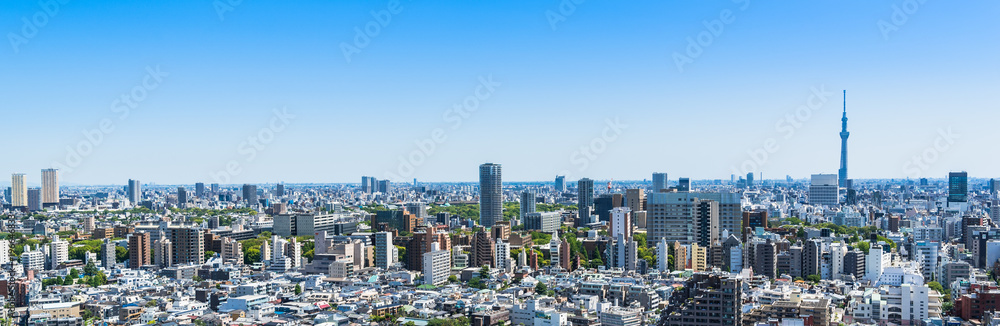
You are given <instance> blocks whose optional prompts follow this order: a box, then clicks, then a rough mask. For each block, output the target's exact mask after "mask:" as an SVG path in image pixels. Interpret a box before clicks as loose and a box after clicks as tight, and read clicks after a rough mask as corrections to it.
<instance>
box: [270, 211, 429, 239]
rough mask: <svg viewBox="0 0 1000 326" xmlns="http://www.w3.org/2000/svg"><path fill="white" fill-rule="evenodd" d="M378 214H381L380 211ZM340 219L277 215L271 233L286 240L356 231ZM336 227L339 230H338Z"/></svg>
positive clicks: (410, 230) (338, 217) (307, 215)
mask: <svg viewBox="0 0 1000 326" xmlns="http://www.w3.org/2000/svg"><path fill="white" fill-rule="evenodd" d="M386 212H391V211H386ZM378 214H382V211H380V212H379V213H378ZM342 217H343V216H342V215H339V214H312V213H309V214H301V213H299V214H278V215H275V216H274V227H273V232H274V234H276V235H280V236H282V237H286V238H287V237H297V236H308V235H315V234H316V232H319V231H328V232H330V233H331V234H342V233H343V232H345V228H346V229H348V230H346V231H350V229H352V228H353V229H354V230H356V229H357V227H356V225H354V224H351V223H348V222H346V221H343V220H342ZM345 223H346V224H345ZM414 224H415V223H414ZM376 225H377V224H376V223H373V224H372V226H373V227H374V226H376ZM414 226H415V225H414ZM338 227H339V228H340V230H338ZM401 230H402V231H408V232H412V231H413V229H412V228H407V229H401ZM338 231H339V232H338ZM350 232H354V231H350Z"/></svg>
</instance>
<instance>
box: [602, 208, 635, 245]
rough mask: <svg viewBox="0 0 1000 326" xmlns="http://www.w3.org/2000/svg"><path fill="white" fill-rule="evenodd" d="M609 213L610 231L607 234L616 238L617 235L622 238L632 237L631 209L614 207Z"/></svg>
mask: <svg viewBox="0 0 1000 326" xmlns="http://www.w3.org/2000/svg"><path fill="white" fill-rule="evenodd" d="M610 213H611V231H610V232H609V234H608V235H609V236H611V238H612V239H617V238H618V235H622V236H623V237H624V238H626V239H629V238H632V210H631V209H629V208H628V207H616V208H614V209H612V210H611V211H610Z"/></svg>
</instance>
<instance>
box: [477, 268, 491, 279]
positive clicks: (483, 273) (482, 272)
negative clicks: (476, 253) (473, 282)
mask: <svg viewBox="0 0 1000 326" xmlns="http://www.w3.org/2000/svg"><path fill="white" fill-rule="evenodd" d="M479 278H480V279H484V280H486V279H489V278H490V267H489V266H486V265H483V267H482V268H480V269H479Z"/></svg>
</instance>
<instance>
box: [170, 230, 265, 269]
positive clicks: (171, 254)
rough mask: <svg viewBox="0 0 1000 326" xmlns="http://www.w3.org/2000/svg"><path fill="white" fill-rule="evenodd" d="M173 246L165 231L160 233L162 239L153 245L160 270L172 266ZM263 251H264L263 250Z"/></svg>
mask: <svg viewBox="0 0 1000 326" xmlns="http://www.w3.org/2000/svg"><path fill="white" fill-rule="evenodd" d="M172 246H173V245H172V244H171V243H170V238H167V237H166V236H165V235H164V234H163V231H160V237H159V239H157V240H156V241H155V242H154V244H153V250H154V253H153V257H154V258H155V259H156V266H158V267H160V268H167V267H170V266H171V262H172V261H173V256H174V255H173V253H172V252H171V247H172ZM262 251H263V249H262ZM262 253H263V252H262Z"/></svg>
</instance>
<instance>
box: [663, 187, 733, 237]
mask: <svg viewBox="0 0 1000 326" xmlns="http://www.w3.org/2000/svg"><path fill="white" fill-rule="evenodd" d="M705 201H714V202H716V204H714V205H713V204H711V203H707V202H705ZM699 206H704V207H700V208H701V209H696V208H699ZM699 214H701V215H700V216H699ZM742 218H743V207H742V205H741V196H740V194H738V193H731V192H668V193H651V194H649V196H647V197H646V231H647V232H648V233H647V234H648V235H647V239H646V241H647V244H648V245H649V246H653V245H656V243H657V242H659V241H660V238H666V240H667V243H673V242H674V241H680V242H681V243H682V244H691V243H693V242H695V241H699V240H702V239H703V240H705V241H709V242H707V243H705V242H702V243H700V245H702V246H704V247H709V246H710V245H711V244H712V243H713V242H712V241H713V240H718V239H721V236H722V234H721V233H722V232H723V231H727V232H728V233H729V234H733V235H736V236H737V237H739V238H742V234H743V232H742V230H741V227H740V225H741V222H742ZM694 221H698V223H692V222H694ZM699 230H700V232H699Z"/></svg>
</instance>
